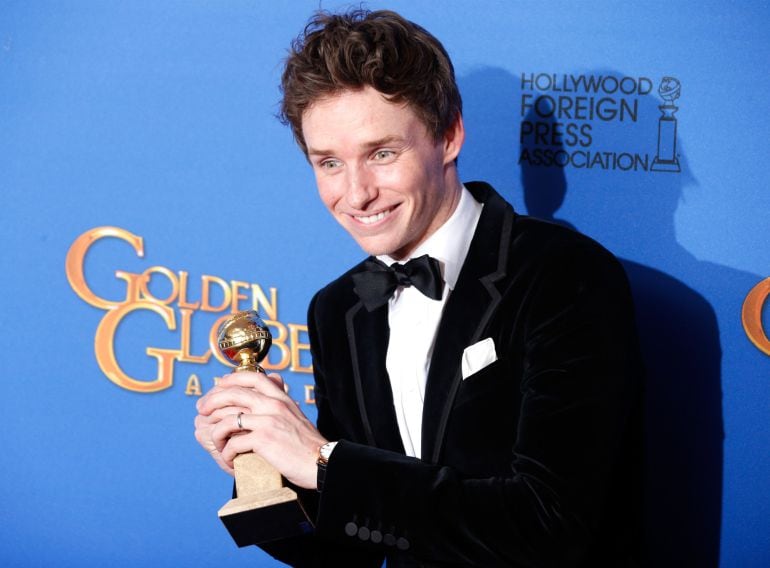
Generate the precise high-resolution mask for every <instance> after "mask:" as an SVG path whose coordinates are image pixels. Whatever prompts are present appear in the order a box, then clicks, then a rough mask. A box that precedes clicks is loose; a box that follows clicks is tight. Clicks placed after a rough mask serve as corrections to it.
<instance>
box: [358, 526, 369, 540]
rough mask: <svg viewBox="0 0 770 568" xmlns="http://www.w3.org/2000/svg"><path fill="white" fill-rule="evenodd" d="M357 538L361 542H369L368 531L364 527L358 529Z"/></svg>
mask: <svg viewBox="0 0 770 568" xmlns="http://www.w3.org/2000/svg"><path fill="white" fill-rule="evenodd" d="M358 538H360V539H361V540H369V529H367V528H366V527H361V528H360V529H358Z"/></svg>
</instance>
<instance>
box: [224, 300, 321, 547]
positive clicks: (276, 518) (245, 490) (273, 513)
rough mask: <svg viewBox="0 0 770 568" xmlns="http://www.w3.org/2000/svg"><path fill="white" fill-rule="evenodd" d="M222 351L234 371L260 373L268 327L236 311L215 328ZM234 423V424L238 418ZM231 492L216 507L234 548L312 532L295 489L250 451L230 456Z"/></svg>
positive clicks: (249, 313) (267, 344)
mask: <svg viewBox="0 0 770 568" xmlns="http://www.w3.org/2000/svg"><path fill="white" fill-rule="evenodd" d="M217 343H218V345H219V349H220V351H221V352H222V354H223V355H224V356H225V357H226V358H227V359H228V360H229V361H232V362H233V363H236V364H237V367H236V368H235V371H236V372H239V371H252V372H260V373H261V372H264V371H263V369H262V367H260V366H259V362H260V361H262V359H264V358H265V356H266V355H267V351H268V350H269V349H270V345H271V344H272V338H271V336H270V330H269V329H268V328H267V326H266V325H265V323H264V322H263V321H262V319H261V318H260V317H259V314H257V312H256V311H254V310H249V311H244V312H238V313H236V314H233V315H232V316H231V317H230V318H228V319H227V320H226V321H225V322H224V323H223V324H222V326H221V327H220V328H219V334H218V338H217ZM238 418H239V424H240V416H239V417H238ZM233 467H234V469H235V490H236V494H237V496H236V497H234V498H233V499H230V501H228V502H227V503H226V504H225V505H224V506H223V507H222V508H221V509H220V510H219V518H220V519H222V522H223V523H224V525H225V527H227V530H228V532H229V533H230V536H232V538H233V540H234V541H235V543H236V544H237V545H238V546H248V545H250V544H260V543H263V542H269V541H271V540H278V539H281V538H286V537H290V536H296V535H299V534H304V533H307V532H310V531H311V530H312V527H313V525H312V523H311V522H310V519H309V518H308V516H307V514H306V513H305V510H304V509H303V507H302V504H301V503H300V502H299V499H298V498H297V493H296V492H295V491H294V490H292V489H291V488H289V487H285V486H284V485H283V478H282V477H281V474H280V473H279V472H278V471H277V470H276V469H275V468H274V467H273V466H271V465H270V464H269V463H268V462H266V461H265V460H263V459H262V458H261V457H260V456H258V455H257V454H254V453H247V454H240V455H239V456H236V458H235V459H234V460H233Z"/></svg>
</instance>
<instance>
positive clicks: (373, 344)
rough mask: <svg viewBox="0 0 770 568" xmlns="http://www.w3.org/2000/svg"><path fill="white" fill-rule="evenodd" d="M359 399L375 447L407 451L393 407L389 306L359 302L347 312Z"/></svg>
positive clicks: (359, 405) (364, 424) (370, 438)
mask: <svg viewBox="0 0 770 568" xmlns="http://www.w3.org/2000/svg"><path fill="white" fill-rule="evenodd" d="M345 323H346V327H347V333H348V347H349V349H350V359H351V363H352V367H353V379H354V382H355V388H356V400H357V401H358V409H359V413H360V416H361V421H362V423H363V427H364V432H365V434H366V439H367V443H368V444H369V445H371V446H376V447H378V448H384V449H388V450H393V451H397V452H401V453H404V446H403V443H402V442H401V436H400V434H399V432H398V422H397V421H396V414H395V410H394V408H393V393H392V391H391V388H390V380H389V378H388V372H387V370H386V368H385V356H386V353H387V348H388V336H389V328H388V306H387V304H386V305H384V306H382V307H380V308H378V309H376V310H375V311H373V312H368V311H366V308H364V306H363V304H362V303H361V302H357V303H356V305H354V306H353V307H352V308H351V309H350V310H348V312H347V314H346V315H345Z"/></svg>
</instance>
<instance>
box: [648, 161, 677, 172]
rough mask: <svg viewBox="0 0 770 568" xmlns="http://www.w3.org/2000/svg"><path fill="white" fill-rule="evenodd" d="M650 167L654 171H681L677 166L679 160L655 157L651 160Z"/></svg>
mask: <svg viewBox="0 0 770 568" xmlns="http://www.w3.org/2000/svg"><path fill="white" fill-rule="evenodd" d="M650 169H651V170H652V171H654V172H681V171H682V168H681V167H679V161H678V160H677V161H670V160H659V159H658V158H655V159H654V160H653V161H652V166H650Z"/></svg>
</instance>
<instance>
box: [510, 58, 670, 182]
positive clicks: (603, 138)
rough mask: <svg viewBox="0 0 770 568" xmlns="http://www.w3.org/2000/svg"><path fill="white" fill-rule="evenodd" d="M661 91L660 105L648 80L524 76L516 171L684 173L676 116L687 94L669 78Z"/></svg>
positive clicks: (573, 76) (604, 75)
mask: <svg viewBox="0 0 770 568" xmlns="http://www.w3.org/2000/svg"><path fill="white" fill-rule="evenodd" d="M657 87H658V88H657V95H658V96H659V97H660V100H661V101H662V104H657V102H655V99H656V97H655V95H654V94H653V92H654V90H655V83H654V81H653V80H652V79H650V78H648V77H630V76H618V75H615V74H603V75H599V74H596V75H584V74H580V75H573V74H557V73H531V72H530V73H522V74H521V104H520V115H521V126H520V131H519V144H520V148H519V159H518V163H519V165H525V166H537V167H561V168H565V167H571V168H576V169H601V170H613V171H620V172H630V171H635V172H638V171H643V172H669V173H679V172H681V171H682V168H681V164H680V160H679V158H680V156H679V154H678V153H677V150H678V145H677V132H678V118H677V116H676V112H677V111H678V110H679V107H678V106H677V102H678V99H679V98H680V96H681V94H682V86H681V83H680V82H679V80H678V79H677V78H676V77H672V76H664V77H662V79H661V81H660V82H659V83H658V85H657ZM655 108H657V109H658V110H659V111H660V115H658V113H657V112H654V109H655ZM655 117H657V137H656V134H655V131H654V127H653V124H655V123H654V122H653V121H654V120H655ZM656 140H657V147H655V152H654V153H653V152H652V151H651V150H652V148H653V147H654V146H653V145H654V144H655V141H656ZM645 149H647V151H645Z"/></svg>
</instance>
